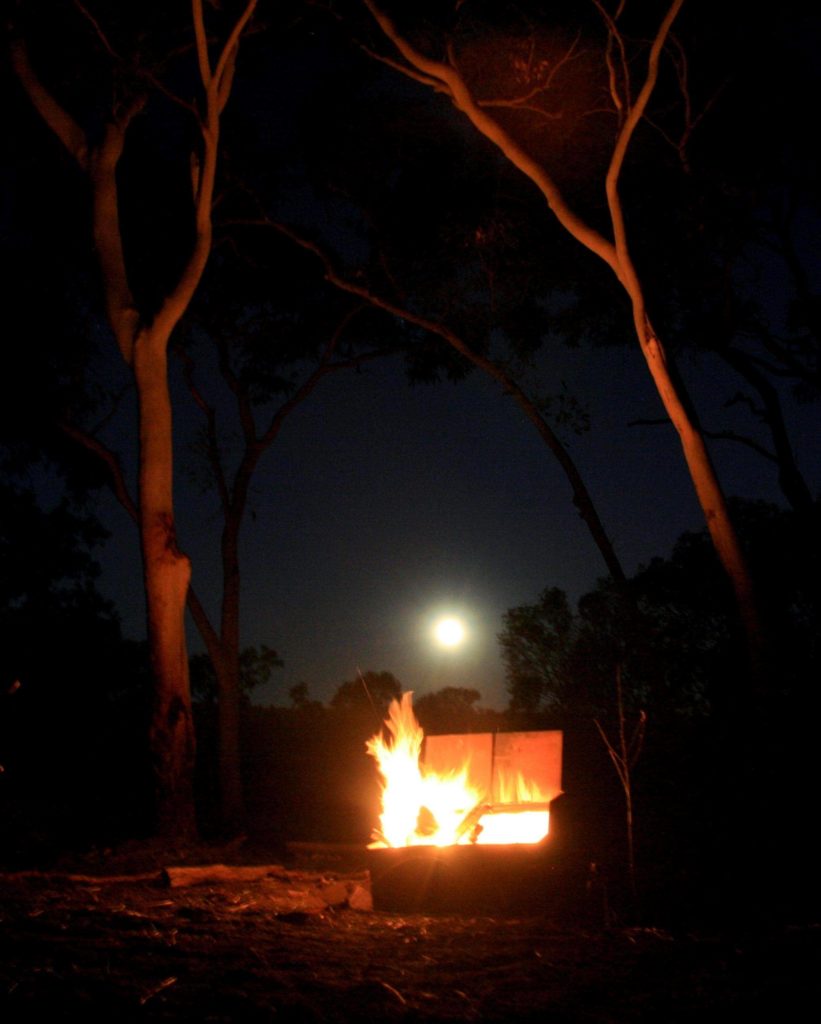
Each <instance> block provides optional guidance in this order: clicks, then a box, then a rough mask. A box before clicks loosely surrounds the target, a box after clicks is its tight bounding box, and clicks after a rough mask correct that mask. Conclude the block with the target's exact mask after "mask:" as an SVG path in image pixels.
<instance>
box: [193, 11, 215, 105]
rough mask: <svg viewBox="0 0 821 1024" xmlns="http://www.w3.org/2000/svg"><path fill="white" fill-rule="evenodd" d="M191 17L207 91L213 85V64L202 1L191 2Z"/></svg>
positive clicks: (201, 73)
mask: <svg viewBox="0 0 821 1024" xmlns="http://www.w3.org/2000/svg"><path fill="white" fill-rule="evenodd" d="M191 15H192V18H193V21H194V38H195V39H196V42H197V61H198V62H199V66H200V78H201V79H202V84H203V85H204V86H205V88H206V89H208V88H209V86H210V85H211V63H210V61H209V59H208V38H207V36H206V33H205V18H204V16H203V12H202V0H191Z"/></svg>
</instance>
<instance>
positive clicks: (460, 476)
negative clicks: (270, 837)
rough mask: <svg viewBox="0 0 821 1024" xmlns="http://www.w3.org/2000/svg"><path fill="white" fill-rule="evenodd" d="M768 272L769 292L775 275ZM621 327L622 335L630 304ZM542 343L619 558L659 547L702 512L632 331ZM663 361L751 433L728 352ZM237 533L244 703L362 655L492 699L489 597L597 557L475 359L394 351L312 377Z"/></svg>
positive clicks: (730, 458) (212, 556) (529, 588)
mask: <svg viewBox="0 0 821 1024" xmlns="http://www.w3.org/2000/svg"><path fill="white" fill-rule="evenodd" d="M286 70H287V69H286ZM231 115H232V110H231V108H230V107H229V109H228V113H227V115H226V117H227V118H228V119H229V120H230V117H231ZM283 116H284V115H283V114H282V112H280V113H278V114H277V113H276V112H275V113H274V114H272V118H273V119H274V121H276V119H277V118H280V119H281V118H283ZM272 124H273V122H272ZM271 131H272V133H275V132H284V131H285V129H284V128H283V125H282V124H279V123H277V125H274V126H273V127H272V128H271ZM74 184H75V185H76V182H75V183H74ZM810 237H811V238H814V237H815V234H814V232H812V233H811V235H810ZM766 287H767V286H765V291H766ZM769 287H771V288H772V290H773V295H774V296H776V294H777V292H778V290H779V282H778V281H776V280H775V279H772V280H771V282H770V284H769ZM774 305H777V303H776V302H775V301H774ZM624 327H625V334H626V335H627V336H628V337H629V336H630V335H631V331H632V329H631V325H630V323H629V322H628V321H627V320H626V321H625V325H624ZM541 359H542V362H541V363H540V364H539V365H538V373H539V376H540V379H541V381H542V382H543V384H544V385H545V387H546V389H547V390H550V389H551V388H552V389H554V390H556V389H558V388H559V387H561V385H562V384H566V385H567V387H568V389H569V390H570V391H571V392H572V393H573V394H575V395H577V397H579V398H580V399H581V401H582V402H583V404H584V405H585V406H586V408H587V409H588V411H589V413H590V417H591V429H590V431H589V432H588V433H587V434H585V435H582V436H578V437H576V436H573V435H564V436H563V440H564V441H565V442H566V443H567V445H568V448H569V450H570V452H571V454H572V456H573V457H574V459H575V460H576V462H577V464H578V467H579V469H580V470H581V472H582V474H583V476H584V478H585V480H586V483H587V486H588V488H589V490H590V492H591V494H592V496H593V499H594V501H595V502H596V504H597V507H598V510H599V513H600V516H601V519H602V521H603V523H604V526H605V529H606V530H607V532H608V534H609V535H610V537H611V539H612V541H613V544H614V546H615V550H616V553H617V555H618V556H619V558H620V559H621V561H622V563H623V565H624V567H625V569H626V571H627V573H628V574H630V573H632V572H634V571H635V570H636V569H637V568H638V567H639V566H640V565H641V564H643V563H646V562H647V561H648V560H649V559H650V558H652V557H654V556H657V555H660V556H664V555H668V554H669V553H670V551H671V548H672V545H673V543H674V542H675V540H676V538H677V537H678V536H679V535H680V534H681V533H682V532H684V531H686V530H697V529H701V528H703V519H702V515H701V512H700V510H699V508H698V505H697V502H696V499H695V496H694V494H693V490H692V485H691V483H690V481H689V477H688V475H687V472H686V469H685V466H684V462H683V458H682V456H681V452H680V448H679V445H678V441H677V438H676V436H675V434H674V431H673V430H672V428H670V427H669V426H667V425H657V426H647V425H644V426H629V423H630V422H631V421H633V420H653V419H659V418H660V417H661V416H662V410H661V405H660V401H659V399H658V396H657V395H656V393H655V390H654V388H653V386H652V383H651V381H650V377H649V374H648V372H647V370H646V368H645V366H644V363H643V359H642V356H641V354H640V352H639V350H638V348H637V345H636V344H635V343H632V344H628V345H625V346H624V347H622V348H620V349H609V350H597V351H590V350H587V349H584V350H579V351H575V352H571V351H566V350H562V351H561V353H560V355H559V356H558V357H557V356H556V355H555V353H554V355H553V356H552V357H551V360H552V361H548V356H547V355H543V356H542V357H541ZM681 369H682V371H683V374H684V376H685V379H686V380H687V382H688V385H689V387H690V390H691V393H692V396H693V398H694V400H695V403H696V406H697V408H698V410H699V412H700V414H701V415H702V418H703V421H704V425H705V426H706V427H707V428H709V429H711V430H718V429H726V428H728V427H734V428H735V429H737V430H738V431H739V432H740V433H748V434H749V433H752V434H753V435H754V436H756V437H757V438H758V440H760V441H761V442H762V443H767V437H766V434H765V433H764V432H763V431H762V430H761V429H760V428H758V433H756V429H757V428H756V424H755V423H754V422H753V421H752V420H751V418H750V416H749V412H748V410H746V408H745V407H743V406H740V405H736V406H734V407H732V408H722V403H723V402H724V401H725V399H726V398H727V397H729V396H730V395H732V393H733V391H734V390H736V389H737V387H738V385H737V383H734V382H733V381H731V380H730V377H729V371H728V370H727V369H726V368H724V367H723V366H720V365H719V364H718V363H717V362H713V361H712V360H711V359H710V358H709V357H707V356H702V357H701V359H700V361H699V362H698V363H695V362H694V363H691V364H684V365H683V366H682V367H681ZM177 396H178V401H177V407H176V432H177V448H178V454H177V477H176V480H177V484H176V487H177V503H178V504H177V517H178V532H179V538H180V541H181V545H182V547H183V549H184V550H185V551H186V552H187V553H188V554H189V555H190V556H191V558H192V562H193V583H194V586H195V587H196V588H197V590H198V592H199V594H200V596H201V597H202V599H203V600H204V602H205V604H206V607H207V608H208V610H209V612H210V614H211V617H212V621H217V620H218V598H219V529H220V521H219V515H218V512H217V509H216V503H215V499H214V496H213V495H212V494H208V493H202V491H201V490H200V489H199V488H198V487H197V485H196V482H195V481H194V480H193V479H192V472H191V465H192V463H191V455H190V452H189V442H190V440H191V434H192V428H193V424H194V423H195V422H196V421H195V418H194V412H193V410H192V408H191V406H190V401H189V399H188V398H187V396H185V395H184V394H182V393H180V392H178V393H177ZM788 415H789V426H790V427H791V431H792V432H791V436H792V440H793V443H794V445H795V449H796V455H797V460H798V464H799V466H800V468H801V469H802V471H803V472H804V474H805V476H806V478H807V481H808V483H809V485H810V487H811V489H812V490H813V492H814V493H817V492H818V490H819V486H821V456H820V455H819V446H818V443H817V439H818V408H817V405H815V406H813V405H812V404H807V405H803V406H798V405H795V404H794V403H792V404H791V405H790V406H789V408H788ZM124 422H125V423H126V424H127V423H128V420H127V418H126V419H125V421H124ZM119 429H122V427H120V428H119ZM712 450H713V452H714V456H715V461H716V464H717V467H718V470H719V476H720V479H721V481H722V483H723V485H724V488H725V491H726V492H727V493H728V494H730V495H739V496H742V497H746V498H761V499H766V500H773V501H776V502H778V503H781V504H783V499H782V498H781V496H780V492H779V491H778V488H777V483H776V477H775V469H774V466H773V464H772V463H769V462H767V461H765V460H763V459H762V458H761V457H760V456H758V455H756V454H754V453H753V452H751V451H750V450H749V449H747V448H745V447H743V446H740V445H738V444H732V443H730V442H726V441H724V442H719V443H716V444H715V445H713V448H712ZM99 509H100V514H101V516H102V519H103V521H104V523H105V524H106V525H107V526H108V528H109V529H110V530H111V532H112V537H111V539H110V540H109V541H108V542H107V544H106V546H105V547H104V549H103V550H102V551H101V552H100V559H101V563H102V566H103V573H102V576H101V579H100V588H101V590H102V592H103V593H104V594H105V595H107V596H109V597H110V598H111V599H112V600H114V602H115V603H116V606H117V609H118V611H119V613H120V615H121V616H122V619H123V624H124V627H125V631H126V633H127V634H128V635H131V636H134V637H141V636H143V635H144V626H143V597H142V583H141V575H140V564H139V552H138V544H137V533H136V530H135V529H134V527H133V525H132V524H131V523H130V521H129V520H128V519H127V517H126V516H125V514H124V513H123V512H122V510H121V509H120V508H119V506H117V505H116V503H115V501H114V499H113V498H112V497H111V496H109V495H105V494H103V495H101V496H100V498H99ZM243 530H244V532H243V551H242V580H243V598H242V643H243V645H251V644H253V645H258V644H267V645H268V646H270V647H272V648H274V649H275V650H276V651H277V652H278V653H279V655H280V657H281V658H282V659H283V661H284V667H283V668H282V669H279V670H277V671H276V672H275V673H274V677H273V679H272V682H271V683H270V684H268V685H267V686H266V687H264V689H263V690H262V691H261V692H258V693H257V695H256V698H255V699H256V700H258V701H259V702H262V703H269V702H274V703H287V701H288V690H289V689H290V688H291V687H292V686H294V685H295V684H297V683H300V682H305V683H307V684H308V687H309V693H310V695H311V696H312V697H314V698H317V699H321V700H327V699H328V698H330V696H331V695H332V694H333V692H334V690H335V689H336V687H337V686H339V684H340V683H342V682H343V681H345V680H349V679H353V678H355V677H356V674H357V671H358V670H361V671H363V672H364V671H367V670H369V669H370V670H376V671H382V670H386V671H390V672H392V673H393V674H394V675H395V676H396V677H397V678H398V679H399V680H400V682H401V683H402V685H403V687H404V688H405V689H411V690H414V691H415V692H416V693H418V694H422V693H425V692H429V691H431V690H435V689H439V688H440V687H442V686H446V685H451V686H465V687H473V688H475V689H477V690H479V691H480V693H481V704H482V705H483V706H486V707H499V708H501V707H503V706H504V704H505V703H506V694H505V689H504V674H503V667H502V664H501V661H500V658H499V654H498V647H497V643H496V634H497V633H498V632H499V630H500V629H501V625H502V616H503V614H504V612H505V611H506V610H507V609H508V608H510V607H513V606H516V605H519V604H526V603H531V602H533V601H535V600H536V598H537V597H538V594H539V592H540V591H541V590H542V589H544V588H545V587H548V586H551V587H561V588H563V589H565V590H566V591H567V592H568V594H569V595H570V597H571V598H572V599H577V598H578V597H579V596H581V595H582V594H583V593H585V592H586V591H588V590H590V589H592V588H593V587H594V586H595V583H596V580H597V578H598V577H599V576H603V575H604V574H605V570H604V566H603V563H602V561H601V558H600V555H599V553H598V551H597V549H596V548H595V546H594V544H593V542H592V540H591V538H590V536H589V534H588V532H587V529H586V527H585V526H584V524H583V523H582V521H581V520H580V518H579V517H578V515H577V513H576V512H575V509H574V508H573V505H572V503H571V495H570V488H569V486H568V484H567V483H566V481H565V478H564V476H563V474H562V473H561V471H560V469H559V467H558V465H557V464H556V463H555V461H554V459H553V457H552V456H551V455H550V453H549V452H548V450H547V448H546V447H545V446H544V444H543V442H542V441H541V440H540V439H539V437H538V436H537V434H536V432H535V430H534V429H533V427H532V426H531V425H530V423H528V422H527V421H526V420H525V418H524V416H523V415H522V413H521V412H520V411H519V409H518V408H517V407H516V406H515V405H514V404H513V402H512V400H511V399H510V398H507V397H505V396H504V395H503V394H502V393H501V391H500V389H499V387H498V385H496V384H495V383H494V382H492V381H490V380H489V379H487V378H484V377H482V376H481V375H480V374H479V371H476V370H474V371H473V372H472V373H471V374H470V376H469V377H468V378H467V379H466V380H464V381H462V382H460V383H457V384H453V383H449V382H445V383H438V384H436V385H421V384H417V385H413V386H411V385H409V384H408V383H407V381H406V380H405V378H404V375H403V368H402V366H401V364H400V363H399V362H398V361H393V362H389V361H384V362H381V363H372V364H368V365H367V367H365V368H364V369H363V370H361V371H360V372H357V373H346V374H344V375H343V374H337V375H334V376H332V377H330V378H329V379H327V380H326V381H324V382H323V383H322V384H321V385H320V387H319V388H318V390H317V391H316V393H315V394H314V395H312V396H311V397H310V398H309V399H308V401H306V402H305V403H304V404H302V405H301V406H299V407H298V408H297V409H296V410H295V411H294V412H293V413H292V414H291V416H290V417H289V418H288V420H287V422H286V424H285V426H284V428H283V430H282V432H281V434H280V436H279V438H278V439H277V441H276V442H275V444H274V445H273V447H272V448H271V449H270V450H269V452H268V453H267V454H266V456H265V457H264V460H263V463H262V466H261V468H260V471H259V473H258V475H257V477H256V480H255V485H254V488H253V493H252V499H251V503H250V508H249V514H248V515H247V516H246V520H245V524H244V528H243ZM440 612H449V613H454V614H459V615H461V616H462V617H463V618H464V620H465V622H466V625H467V627H468V640H467V642H466V644H465V645H464V646H463V647H462V648H460V649H458V650H456V651H453V652H449V653H444V652H442V651H441V650H437V649H436V648H435V646H434V645H433V643H432V640H431V636H430V630H431V626H432V622H433V619H434V617H435V616H436V614H437V613H440ZM189 635H190V641H191V649H192V651H197V650H201V649H202V644H201V641H200V640H199V637H198V636H197V634H196V632H195V630H194V629H193V627H191V628H190V632H189Z"/></svg>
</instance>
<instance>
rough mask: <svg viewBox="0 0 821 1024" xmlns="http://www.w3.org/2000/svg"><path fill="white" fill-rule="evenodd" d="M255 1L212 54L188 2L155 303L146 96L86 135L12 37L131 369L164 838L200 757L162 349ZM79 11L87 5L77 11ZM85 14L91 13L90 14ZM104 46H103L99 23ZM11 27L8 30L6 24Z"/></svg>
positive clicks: (185, 301) (182, 292)
mask: <svg viewBox="0 0 821 1024" xmlns="http://www.w3.org/2000/svg"><path fill="white" fill-rule="evenodd" d="M255 7H256V0H246V2H245V5H244V7H243V9H242V11H241V13H240V15H239V17H238V18H237V20H236V21H235V22H234V25H233V28H232V29H231V31H230V33H229V35H228V38H227V40H226V42H225V44H224V46H223V47H222V48H221V49H220V50H219V52H218V54H217V55H216V59H215V60H212V56H211V53H210V44H209V39H208V32H207V29H206V25H205V18H204V10H203V5H202V0H191V20H192V30H193V38H194V43H195V49H196V55H197V66H198V71H199V78H200V83H199V84H200V86H201V89H202V96H201V104H200V107H195V106H194V105H193V104H190V103H188V102H186V103H185V104H184V105H185V106H187V107H189V109H190V110H191V112H192V115H193V116H194V119H195V122H196V127H197V129H198V132H199V137H198V142H199V146H198V148H195V152H193V153H191V154H190V157H191V160H190V166H191V196H190V200H191V207H192V213H193V222H194V238H193V243H192V246H191V252H190V255H189V258H188V260H187V262H186V264H185V266H184V267H183V269H182V271H181V273H180V275H179V278H178V279H177V281H176V283H175V284H174V285H173V286H171V287H170V288H169V289H168V291H167V293H166V294H165V296H164V298H163V299H162V301H161V302H160V303H159V307H158V308H157V309H156V310H151V311H146V310H141V309H140V308H139V304H138V302H137V300H136V297H135V295H134V294H133V293H132V291H131V287H130V283H129V275H128V264H127V258H126V253H125V249H124V245H123V237H122V232H121V229H120V206H121V203H122V202H123V201H124V200H123V196H122V194H121V191H120V187H119V179H118V173H117V172H118V167H119V164H120V160H121V157H122V155H123V150H124V146H125V139H126V133H127V131H128V128H129V126H130V124H131V121H132V120H133V119H134V118H135V117H136V116H138V115H139V114H140V113H141V112H142V109H143V105H144V97H141V96H137V97H134V98H133V99H132V101H131V103H130V104H127V105H123V104H122V103H121V102H120V100H118V99H117V98H116V97H115V96H113V95H112V96H108V97H106V96H101V97H98V99H99V100H102V101H103V102H106V101H107V102H108V103H109V104H110V110H109V114H108V118H107V120H106V121H105V123H104V125H103V128H102V131H100V132H95V133H93V134H87V133H86V132H85V130H84V128H83V127H82V125H81V124H80V123H79V122H78V121H76V120H75V119H74V118H73V117H72V115H71V114H70V113H69V112H68V110H66V109H65V108H63V107H62V105H61V104H60V102H59V101H58V99H57V98H56V97H55V96H54V95H52V94H51V92H49V90H48V88H46V86H45V85H44V83H43V81H42V80H41V79H40V77H39V75H38V74H37V72H36V70H35V69H34V67H33V66H32V64H31V61H30V59H29V53H28V48H27V46H26V44H25V42H24V41H23V40H22V39H20V38H16V37H15V38H12V42H11V45H10V55H11V63H12V68H13V70H14V72H15V74H16V75H17V78H18V80H19V82H20V84H21V85H22V87H23V88H24V90H25V91H26V93H27V95H28V97H29V100H30V101H31V103H32V106H33V107H34V109H35V110H36V111H37V113H38V115H39V116H40V117H41V119H42V120H43V122H44V124H45V125H46V126H47V127H48V129H49V130H50V131H51V132H53V134H54V135H55V136H56V137H57V139H58V140H59V141H60V142H61V143H62V145H63V146H64V147H65V149H66V150H67V151H68V153H69V155H70V156H71V157H72V158H73V159H74V161H75V162H76V164H77V165H78V167H79V169H80V170H81V172H83V173H84V174H85V175H86V177H87V179H88V183H89V186H90V192H91V198H92V208H91V228H92V232H93V237H94V243H95V248H96V255H97V261H98V267H99V271H100V276H101V279H102V285H103V296H104V302H105V310H106V315H107V318H108V322H109V325H110V327H111V330H112V333H113V335H114V339H115V341H116V344H117V347H118V349H119V351H120V355H121V356H122V358H123V359H124V361H125V362H126V364H127V365H128V366H129V367H130V369H131V371H132V373H133V375H134V382H135V385H136V390H137V399H138V417H139V425H138V460H139V495H138V501H137V519H138V523H139V529H140V543H141V550H142V558H143V583H144V590H145V601H146V618H147V633H148V643H149V650H150V657H151V666H152V670H153V682H154V689H153V706H152V712H151V723H150V727H149V741H150V750H151V757H152V762H153V770H154V782H155V831H156V832H157V834H158V835H160V836H163V837H165V838H175V839H182V840H186V839H190V838H192V837H193V836H194V835H195V833H196V815H195V809H194V797H193V771H194V756H195V741H194V727H193V719H192V713H191V693H190V687H189V679H188V653H187V648H186V640H185V607H186V596H187V591H188V584H189V580H190V576H191V567H190V564H189V561H188V559H187V558H186V557H185V555H183V554H182V553H181V552H180V550H179V547H178V545H177V537H176V528H175V521H174V504H173V437H172V417H171V397H170V391H169V385H168V366H167V358H168V355H167V353H168V344H169V341H170V338H171V334H172V332H173V331H174V329H175V328H176V327H177V325H178V324H179V322H180V319H181V318H182V316H183V314H184V313H185V311H186V310H187V308H188V306H189V303H190V302H191V299H192V298H193V296H194V293H195V291H196V289H197V287H198V285H199V283H200V280H201V278H202V274H203V271H204V270H205V266H206V264H207V261H208V258H209V255H210V252H211V240H212V223H211V206H212V200H213V195H214V183H215V179H216V166H217V153H218V146H219V129H220V118H221V115H222V112H223V110H224V108H225V105H226V103H227V101H228V97H229V96H230V93H231V86H232V83H233V76H234V70H235V64H236V56H237V50H238V47H239V39H240V36H241V34H242V31H243V29H244V28H245V26H246V25H247V23H248V21H249V19H250V18H251V15H252V14H253V11H254V8H255ZM80 11H81V12H82V13H83V14H86V12H85V11H84V10H83V9H82V8H80ZM86 16H87V14H86ZM92 24H93V28H94V31H95V32H97V34H98V36H99V39H100V41H101V42H102V43H103V44H104V47H105V49H106V50H108V51H109V52H111V53H112V56H113V51H112V50H111V47H110V45H109V44H108V41H107V40H106V39H105V37H104V35H103V34H102V30H101V28H100V26H99V24H97V23H96V22H93V23H92ZM12 32H13V29H12Z"/></svg>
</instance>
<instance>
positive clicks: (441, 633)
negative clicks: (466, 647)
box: [433, 616, 465, 647]
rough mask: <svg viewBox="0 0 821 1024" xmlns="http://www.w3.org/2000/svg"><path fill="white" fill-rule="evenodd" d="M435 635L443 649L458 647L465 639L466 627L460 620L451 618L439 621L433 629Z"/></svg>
mask: <svg viewBox="0 0 821 1024" xmlns="http://www.w3.org/2000/svg"><path fill="white" fill-rule="evenodd" d="M433 635H434V637H435V638H436V642H437V643H438V644H439V645H440V646H441V647H458V646H459V644H461V643H462V641H463V640H464V639H465V627H464V626H463V625H462V623H461V622H460V621H459V620H458V619H455V618H453V617H452V616H449V617H447V618H444V619H439V621H438V622H437V623H436V625H435V626H434V627H433Z"/></svg>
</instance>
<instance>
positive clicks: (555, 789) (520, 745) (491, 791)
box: [422, 729, 562, 803]
mask: <svg viewBox="0 0 821 1024" xmlns="http://www.w3.org/2000/svg"><path fill="white" fill-rule="evenodd" d="M422 763H423V765H424V766H425V768H427V769H429V770H431V771H434V772H436V773H438V774H448V773H451V772H458V771H461V770H462V768H463V767H464V766H465V764H467V771H468V779H469V781H470V783H471V785H473V786H474V787H475V788H476V789H478V790H479V792H480V793H483V794H487V797H486V798H487V799H488V800H489V801H490V802H491V803H504V802H509V799H508V798H507V797H506V794H505V793H504V792H503V788H502V780H503V779H504V778H505V777H506V776H507V777H508V778H509V777H510V776H516V775H517V774H521V775H522V777H523V778H524V779H525V780H526V781H527V782H530V783H531V784H533V785H535V786H536V787H538V789H539V790H540V791H541V792H542V794H545V797H544V799H545V800H546V802H550V801H551V800H554V799H555V798H556V797H557V796H558V795H559V794H560V793H561V791H562V733H561V730H558V729H555V730H542V731H539V732H498V733H491V732H480V733H465V734H461V733H458V734H445V735H440V736H426V737H425V746H424V751H423V756H422Z"/></svg>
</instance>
